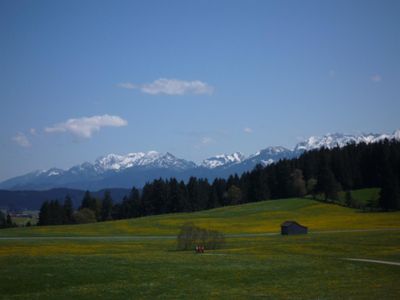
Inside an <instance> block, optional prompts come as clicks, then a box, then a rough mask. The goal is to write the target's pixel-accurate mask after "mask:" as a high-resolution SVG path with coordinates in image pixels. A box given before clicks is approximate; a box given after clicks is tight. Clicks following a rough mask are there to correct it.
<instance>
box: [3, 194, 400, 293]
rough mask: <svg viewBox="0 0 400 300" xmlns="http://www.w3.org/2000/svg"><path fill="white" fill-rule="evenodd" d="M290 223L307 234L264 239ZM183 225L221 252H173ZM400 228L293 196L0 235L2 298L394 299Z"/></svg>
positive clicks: (395, 219) (392, 219)
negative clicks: (217, 238)
mask: <svg viewBox="0 0 400 300" xmlns="http://www.w3.org/2000/svg"><path fill="white" fill-rule="evenodd" d="M292 219H294V220H297V221H299V222H301V223H302V224H304V225H307V226H309V228H310V233H309V234H307V235H301V236H281V235H279V234H265V235H262V233H269V232H271V233H277V232H278V231H279V225H280V223H281V222H282V221H284V220H292ZM187 221H192V222H194V223H196V224H197V225H200V226H203V227H207V228H216V229H219V230H221V231H223V232H224V233H225V234H226V244H225V246H224V247H223V248H222V249H219V250H213V251H211V250H207V249H206V253H204V254H195V253H194V252H192V251H176V241H175V234H176V233H177V231H178V228H179V226H180V225H181V224H182V223H184V222H187ZM396 228H397V229H396ZM399 228H400V212H393V213H362V212H359V211H357V210H353V209H349V208H345V207H341V206H337V205H332V204H325V203H320V202H316V201H313V200H307V199H296V198H294V199H284V200H275V201H263V202H259V203H254V204H245V205H239V206H230V207H224V208H218V209H213V210H209V211H202V212H197V213H180V214H169V215H161V216H150V217H143V218H138V219H130V220H122V221H111V222H103V223H95V224H88V225H76V226H45V227H31V228H28V227H26V228H15V229H3V230H0V265H1V266H2V268H0V278H2V280H1V282H0V295H2V296H3V297H5V299H93V298H96V299H131V298H134V299H155V298H161V299H188V298H191V299H248V298H249V297H250V296H251V297H252V298H253V297H254V298H257V297H259V298H261V299H398V298H399V295H400V288H399V287H398V284H397V282H398V278H399V275H400V274H399V267H398V266H396V265H393V264H396V263H397V262H399V261H400V256H399V252H398V249H399V243H400V231H399V230H398V229H399ZM251 233H253V234H251ZM259 233H261V234H259ZM347 258H351V259H367V260H368V259H369V260H371V259H372V260H377V261H384V262H386V263H385V264H381V263H371V262H368V261H366V262H365V261H364V262H363V261H351V260H348V259H347ZM288 274H290V276H288ZM288 287H290V288H288Z"/></svg>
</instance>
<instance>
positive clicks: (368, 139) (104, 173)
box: [0, 130, 400, 190]
mask: <svg viewBox="0 0 400 300" xmlns="http://www.w3.org/2000/svg"><path fill="white" fill-rule="evenodd" d="M384 139H396V140H400V130H396V131H395V132H394V133H393V134H373V133H369V134H356V135H349V134H341V133H334V134H327V135H324V136H320V137H317V136H312V137H310V138H308V139H306V140H304V141H301V142H299V143H298V144H297V145H296V146H295V147H294V148H293V149H287V148H285V147H281V146H276V147H267V148H265V149H262V150H260V151H258V152H257V153H255V154H252V155H250V156H248V157H246V156H245V155H243V154H242V153H240V152H234V153H232V154H221V155H216V156H214V157H210V158H207V159H205V160H203V161H202V162H201V163H200V164H196V163H194V162H192V161H188V160H185V159H181V158H177V157H175V156H174V155H173V154H171V153H168V152H167V153H165V154H163V153H159V152H156V151H149V152H147V153H146V152H137V153H128V154H126V155H117V154H108V155H105V156H102V157H100V158H98V159H96V160H95V162H94V163H89V162H84V163H82V164H80V165H76V166H73V167H71V168H70V169H68V170H62V169H58V168H51V169H49V170H42V171H34V172H31V173H28V174H26V175H22V176H18V177H14V178H11V179H8V180H6V181H3V182H1V183H0V188H1V189H8V190H46V189H51V188H74V189H83V190H86V189H88V190H101V189H104V188H131V187H132V186H136V187H141V186H143V185H144V184H145V183H146V182H149V181H152V180H154V179H156V178H159V177H162V178H169V177H176V178H177V179H179V180H187V179H188V178H189V177H190V176H196V177H204V178H208V179H209V180H213V179H214V178H216V177H227V176H229V175H231V174H234V173H238V174H241V173H243V172H246V171H250V170H251V169H253V168H254V167H255V166H256V165H257V164H262V165H269V164H271V163H274V162H276V161H279V160H281V159H290V158H294V157H298V156H300V155H301V154H302V153H303V152H304V151H309V150H313V149H319V148H322V147H325V148H334V147H343V146H345V145H347V144H349V143H356V144H358V143H361V142H364V143H367V144H369V143H375V142H378V141H382V140H384Z"/></svg>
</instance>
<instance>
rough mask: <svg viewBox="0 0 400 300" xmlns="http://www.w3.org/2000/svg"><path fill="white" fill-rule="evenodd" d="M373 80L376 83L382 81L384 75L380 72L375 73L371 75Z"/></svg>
mask: <svg viewBox="0 0 400 300" xmlns="http://www.w3.org/2000/svg"><path fill="white" fill-rule="evenodd" d="M371 81H372V82H375V83H378V82H381V81H382V76H381V75H379V74H375V75H373V76H371Z"/></svg>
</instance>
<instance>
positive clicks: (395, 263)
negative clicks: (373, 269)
mask: <svg viewBox="0 0 400 300" xmlns="http://www.w3.org/2000/svg"><path fill="white" fill-rule="evenodd" d="M343 259H344V260H351V261H362V262H369V263H377V264H385V265H393V266H400V262H394V261H386V260H376V259H364V258H343Z"/></svg>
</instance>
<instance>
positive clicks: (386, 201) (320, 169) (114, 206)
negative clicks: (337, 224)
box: [39, 140, 400, 225]
mask: <svg viewBox="0 0 400 300" xmlns="http://www.w3.org/2000/svg"><path fill="white" fill-rule="evenodd" d="M371 187H380V188H381V192H380V199H379V202H378V204H377V205H378V206H379V208H380V209H383V210H396V209H400V142H397V141H389V140H385V141H382V142H379V143H373V144H365V143H360V144H349V145H347V146H345V147H342V148H339V147H336V148H333V149H326V148H322V149H318V150H313V151H309V152H305V153H304V154H302V155H301V156H300V157H299V158H295V159H290V160H288V159H284V160H280V161H279V162H276V163H274V164H271V165H269V166H266V167H263V166H261V165H257V166H256V167H255V168H254V169H253V170H252V171H249V172H245V173H243V174H242V175H241V176H238V175H237V174H234V175H231V176H230V177H229V178H228V179H222V178H217V179H215V180H214V181H212V182H209V181H208V180H207V179H202V178H200V179H198V178H195V177H191V178H189V180H188V181H187V182H184V181H178V180H176V179H175V178H171V179H162V178H160V179H156V180H154V181H153V182H151V183H147V184H145V186H144V187H143V189H142V190H141V191H139V190H138V189H137V188H135V187H133V188H132V190H131V192H130V193H129V195H127V196H125V197H124V198H123V200H122V202H120V203H113V200H112V198H111V195H110V193H109V192H107V191H106V192H105V194H104V197H103V198H101V199H98V198H94V197H92V196H91V194H90V192H88V191H87V192H86V193H85V195H84V197H83V199H82V203H81V205H80V207H79V208H78V209H77V210H76V211H74V209H73V207H72V201H71V199H70V198H69V197H68V196H67V197H66V199H65V201H64V203H63V204H61V203H59V202H58V201H57V200H53V201H46V202H44V203H43V205H42V207H41V210H40V214H39V225H50V224H72V223H87V222H96V221H107V220H116V219H126V218H136V217H142V216H148V215H158V214H165V213H177V212H193V211H199V210H204V209H210V208H215V207H220V206H226V205H235V204H242V203H248V202H257V201H262V200H268V199H280V198H289V197H302V196H305V195H313V196H314V197H316V196H317V195H318V196H320V197H321V196H322V200H324V201H328V202H329V201H335V200H337V199H338V193H339V192H340V191H347V192H346V203H347V205H349V206H352V202H351V194H349V193H350V192H349V191H350V190H352V189H360V188H371Z"/></svg>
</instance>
